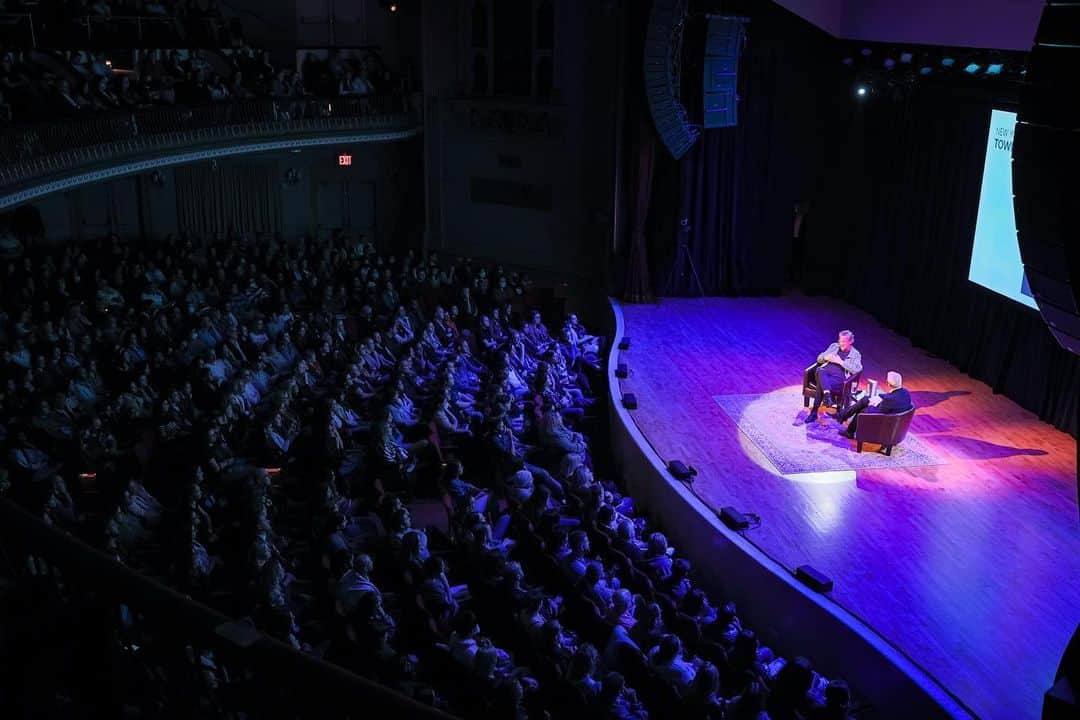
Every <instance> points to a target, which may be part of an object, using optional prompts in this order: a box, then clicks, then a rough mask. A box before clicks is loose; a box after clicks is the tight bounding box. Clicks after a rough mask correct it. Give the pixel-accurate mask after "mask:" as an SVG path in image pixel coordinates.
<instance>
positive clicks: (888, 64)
mask: <svg viewBox="0 0 1080 720" xmlns="http://www.w3.org/2000/svg"><path fill="white" fill-rule="evenodd" d="M882 65H884V66H885V69H886V70H892V69H893V68H894V67H896V61H895V60H893V59H892V58H885V62H883V63H882Z"/></svg>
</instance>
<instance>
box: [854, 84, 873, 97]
mask: <svg viewBox="0 0 1080 720" xmlns="http://www.w3.org/2000/svg"><path fill="white" fill-rule="evenodd" d="M855 94H856V95H858V96H859V97H866V96H867V95H869V94H870V88H868V87H866V86H865V85H860V86H859V87H857V88H855Z"/></svg>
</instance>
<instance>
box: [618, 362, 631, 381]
mask: <svg viewBox="0 0 1080 720" xmlns="http://www.w3.org/2000/svg"><path fill="white" fill-rule="evenodd" d="M629 375H630V370H629V369H628V368H627V367H626V363H619V364H618V365H616V366H615V377H617V378H625V377H628V376H629Z"/></svg>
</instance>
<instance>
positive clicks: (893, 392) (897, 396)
mask: <svg viewBox="0 0 1080 720" xmlns="http://www.w3.org/2000/svg"><path fill="white" fill-rule="evenodd" d="M885 378H886V381H887V382H888V383H889V392H887V393H884V394H882V395H875V396H874V397H870V396H869V395H867V396H866V397H864V398H862V399H861V400H859V402H857V403H855V404H853V405H852V406H851V407H849V408H848V409H847V410H844V411H843V412H840V413H838V414H837V416H836V419H837V420H839V421H840V422H844V421H846V420H847V419H848V418H850V419H851V422H849V423H848V426H847V428H846V429H844V430H841V431H840V434H841V435H844V436H846V437H849V438H854V437H855V430H856V428H857V427H858V425H859V413H861V412H868V413H882V414H885V415H894V414H896V413H902V412H907V411H908V410H910V409H911V408H912V407H914V405H915V404H914V403H913V402H912V401H911V393H909V392H908V391H907V388H905V387H903V384H904V378H903V376H902V375H901V374H900V373H898V372H896V371H895V370H890V371H889V374H888V375H886V376H885Z"/></svg>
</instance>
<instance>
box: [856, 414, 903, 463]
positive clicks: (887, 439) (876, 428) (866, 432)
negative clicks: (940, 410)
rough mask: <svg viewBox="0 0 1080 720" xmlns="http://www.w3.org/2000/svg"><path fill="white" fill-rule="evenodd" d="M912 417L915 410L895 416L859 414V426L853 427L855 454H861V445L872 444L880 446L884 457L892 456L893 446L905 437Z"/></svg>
mask: <svg viewBox="0 0 1080 720" xmlns="http://www.w3.org/2000/svg"><path fill="white" fill-rule="evenodd" d="M913 417H915V408H911V409H910V410H905V411H904V412H902V413H896V414H895V415H885V414H878V413H860V415H859V424H858V425H857V426H856V427H855V449H856V452H862V446H863V443H874V444H875V445H881V446H882V447H883V448H884V450H885V454H886V455H892V449H893V446H894V445H899V444H900V443H901V442H903V440H904V438H905V437H907V433H908V428H910V427H911V419H912V418H913Z"/></svg>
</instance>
